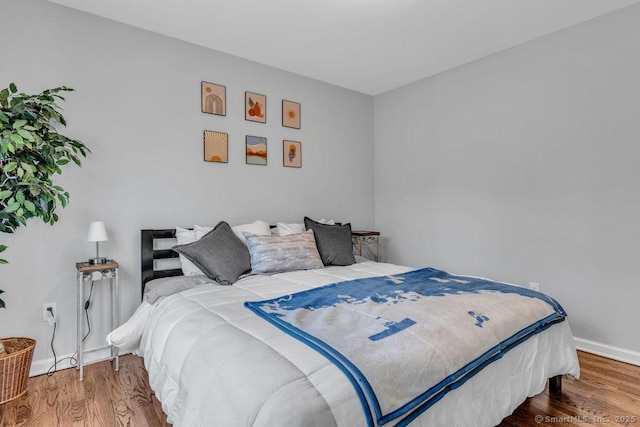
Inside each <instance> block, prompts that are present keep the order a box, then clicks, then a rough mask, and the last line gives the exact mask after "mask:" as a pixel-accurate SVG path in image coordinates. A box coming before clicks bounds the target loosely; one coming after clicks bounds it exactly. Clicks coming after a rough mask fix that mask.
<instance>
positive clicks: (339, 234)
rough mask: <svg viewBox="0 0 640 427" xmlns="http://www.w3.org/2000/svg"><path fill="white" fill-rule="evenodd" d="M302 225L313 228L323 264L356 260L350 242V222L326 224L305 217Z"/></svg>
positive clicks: (341, 263) (342, 263) (344, 263)
mask: <svg viewBox="0 0 640 427" xmlns="http://www.w3.org/2000/svg"><path fill="white" fill-rule="evenodd" d="M304 225H305V227H307V229H311V230H313V233H314V236H315V238H316V245H317V246H318V252H320V258H322V263H323V264H324V265H351V264H354V263H355V262H356V258H355V257H354V256H353V245H352V243H351V224H344V225H327V224H321V223H319V222H316V221H314V220H312V219H310V218H308V217H305V218H304Z"/></svg>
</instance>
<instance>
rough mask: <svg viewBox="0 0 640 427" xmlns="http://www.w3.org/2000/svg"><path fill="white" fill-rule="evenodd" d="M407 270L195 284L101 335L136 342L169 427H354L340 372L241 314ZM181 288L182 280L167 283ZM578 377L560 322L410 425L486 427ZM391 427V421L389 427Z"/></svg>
mask: <svg viewBox="0 0 640 427" xmlns="http://www.w3.org/2000/svg"><path fill="white" fill-rule="evenodd" d="M409 270H411V269H410V268H407V267H402V266H397V265H392V264H383V263H374V262H365V263H359V264H354V265H352V266H349V267H329V268H323V269H319V270H311V271H297V272H290V273H281V274H276V275H271V276H266V275H258V276H249V277H246V278H244V279H241V280H240V281H238V282H237V283H236V284H234V285H233V286H219V285H216V284H211V283H208V284H204V285H200V283H202V282H203V280H202V277H196V278H194V279H193V280H194V285H198V286H195V287H193V288H191V289H186V290H183V291H180V292H177V293H175V294H172V295H169V296H164V297H161V298H159V299H158V300H157V301H156V302H154V303H153V304H149V303H147V302H143V304H142V305H141V307H140V308H139V309H138V311H137V312H136V314H135V315H134V316H133V317H132V319H131V320H130V321H129V322H127V323H125V324H124V325H123V326H121V327H120V328H118V329H117V330H116V331H114V332H113V333H112V334H110V336H109V341H110V343H112V344H115V345H119V346H121V347H123V348H126V347H127V346H129V347H131V343H132V342H133V343H135V344H138V339H139V344H138V345H137V348H136V349H135V352H136V353H137V354H138V355H140V356H143V357H144V360H145V366H146V368H147V371H148V372H149V381H150V384H151V387H152V389H153V390H154V391H155V392H156V395H157V396H158V398H159V399H160V401H161V402H162V407H163V410H164V411H165V413H166V414H167V416H168V420H169V422H171V423H173V424H174V425H176V426H189V427H191V426H251V425H253V426H280V425H282V426H332V425H337V426H364V425H366V422H365V418H364V415H363V411H362V407H361V405H360V402H359V400H358V398H357V396H356V393H355V391H354V389H353V386H352V385H351V383H350V382H349V380H348V379H347V378H346V377H345V376H344V374H343V373H342V372H341V371H340V370H339V369H338V368H337V367H335V366H334V365H333V364H332V363H331V362H329V361H328V360H327V359H326V358H324V357H323V356H322V355H321V354H319V353H318V352H316V351H315V350H313V349H311V348H309V347H307V346H306V345H305V344H303V343H301V342H299V341H297V340H296V339H295V338H292V337H291V336H289V335H287V334H286V333H284V332H281V331H280V330H279V329H277V328H275V327H274V326H272V325H271V324H269V323H268V322H266V321H265V320H263V319H261V318H260V317H258V316H256V315H255V314H254V313H252V312H251V311H249V310H248V309H246V308H245V307H244V306H243V303H244V302H245V301H259V300H264V299H268V298H274V297H277V296H280V295H285V294H290V293H293V292H298V291H302V290H306V289H309V288H312V287H318V286H322V285H326V284H329V283H334V282H338V281H343V280H350V279H356V278H363V277H370V276H380V275H391V274H399V273H403V272H406V271H409ZM176 280H182V281H183V283H184V280H185V278H184V277H183V278H181V279H176ZM561 374H571V375H573V376H575V377H577V376H579V367H578V361H577V357H576V351H575V347H574V344H573V337H572V334H571V330H570V328H569V325H568V322H566V321H565V322H561V323H559V324H556V325H554V326H551V327H550V328H549V329H547V330H546V331H544V332H542V333H540V334H537V335H535V336H533V337H532V338H530V339H529V340H527V341H526V342H524V343H523V344H521V345H519V346H518V347H516V348H515V349H512V350H511V351H509V352H508V353H506V354H505V356H504V357H503V358H502V359H500V360H498V361H496V362H494V363H492V364H490V365H488V366H487V367H486V368H485V369H484V370H483V371H482V372H480V373H478V374H477V375H475V376H474V377H472V378H471V379H470V380H469V381H467V382H466V383H465V384H464V385H463V386H461V387H460V388H457V389H455V390H453V391H451V392H449V393H448V394H447V395H446V396H445V397H444V398H443V399H442V400H441V401H440V402H438V403H437V404H436V405H434V406H433V407H431V408H430V409H429V410H427V411H426V412H425V413H423V414H422V415H421V416H420V417H419V418H418V419H417V420H416V421H414V423H413V424H412V425H424V426H426V425H429V426H444V425H446V426H482V425H486V426H493V425H496V424H498V423H499V422H500V421H501V420H502V419H503V418H504V417H505V416H507V415H509V414H510V413H511V412H512V411H513V410H514V409H515V408H516V407H517V406H518V405H520V404H521V403H522V402H523V401H524V399H526V397H528V396H532V395H535V394H537V393H540V392H541V391H542V390H543V389H544V386H545V382H546V379H547V378H549V377H552V376H555V375H561ZM392 424H393V423H392Z"/></svg>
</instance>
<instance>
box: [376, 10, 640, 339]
mask: <svg viewBox="0 0 640 427" xmlns="http://www.w3.org/2000/svg"><path fill="white" fill-rule="evenodd" d="M638 22H640V6H632V7H629V8H626V9H624V10H621V11H619V12H615V13H613V14H610V15H607V16H604V17H601V18H599V19H596V20H593V21H590V22H587V23H584V24H582V25H578V26H575V27H572V28H569V29H567V30H564V31H561V32H558V33H555V34H552V35H550V36H547V37H544V38H542V39H538V40H535V41H533V42H530V43H527V44H524V45H521V46H518V47H516V48H513V49H510V50H508V51H504V52H501V53H498V54H495V55H493V56H490V57H487V58H484V59H482V60H479V61H476V62H474V63H471V64H467V65H465V66H462V67H459V68H457V69H454V70H451V71H448V72H445V73H442V74H440V75H437V76H434V77H432V78H428V79H425V80H422V81H420V82H417V83H414V84H411V85H408V86H406V87H403V88H400V89H397V90H394V91H391V92H388V93H386V94H382V95H379V96H376V97H375V99H374V127H375V132H374V134H375V168H374V170H375V206H376V207H375V215H376V216H375V220H376V221H375V222H376V227H377V228H378V229H379V230H380V231H381V232H382V233H383V235H384V236H385V240H384V250H383V253H384V254H385V259H386V260H388V261H392V262H397V263H401V264H409V265H412V266H424V265H429V266H434V267H439V268H443V269H447V270H450V271H454V272H458V273H467V274H476V275H483V276H488V277H491V278H495V279H499V280H504V281H509V282H515V283H518V284H524V285H528V284H529V282H539V283H540V285H541V290H542V291H545V292H548V293H549V294H551V295H552V296H554V297H556V298H557V299H558V300H559V301H560V302H561V303H562V304H563V306H564V307H565V309H566V310H567V311H568V313H569V316H570V321H571V326H572V329H573V332H574V334H575V335H576V336H577V337H580V338H583V339H587V340H592V341H597V342H599V343H603V344H606V345H610V346H617V347H621V348H623V349H627V350H631V351H635V352H637V351H640V335H638V333H637V325H638V319H637V312H638V302H639V301H640V279H639V278H638V277H639V276H638V265H640V264H639V258H638V256H639V254H640V251H639V242H640V165H639V160H640V144H639V141H640V126H639V125H638V123H639V119H638V114H639V112H640V84H638V76H640V56H639V55H638V52H640V26H639V25H638Z"/></svg>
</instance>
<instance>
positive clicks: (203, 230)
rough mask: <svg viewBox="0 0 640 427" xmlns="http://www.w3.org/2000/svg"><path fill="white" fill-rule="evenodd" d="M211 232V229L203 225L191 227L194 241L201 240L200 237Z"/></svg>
mask: <svg viewBox="0 0 640 427" xmlns="http://www.w3.org/2000/svg"><path fill="white" fill-rule="evenodd" d="M211 230H213V227H205V226H203V225H194V226H193V233H194V234H195V236H196V240H200V239H202V236H204V235H205V234H207V233H208V232H210V231H211Z"/></svg>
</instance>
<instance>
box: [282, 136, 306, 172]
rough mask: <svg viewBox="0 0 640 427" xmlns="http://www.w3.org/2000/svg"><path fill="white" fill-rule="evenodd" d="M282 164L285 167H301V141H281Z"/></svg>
mask: <svg viewBox="0 0 640 427" xmlns="http://www.w3.org/2000/svg"><path fill="white" fill-rule="evenodd" d="M282 154H283V159H282V165H283V166H284V167H287V168H301V167H302V143H301V142H299V141H288V140H286V139H285V140H284V141H282Z"/></svg>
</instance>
